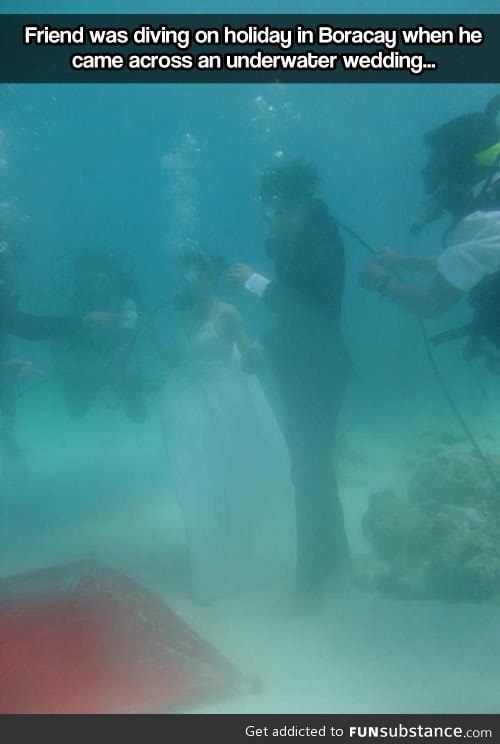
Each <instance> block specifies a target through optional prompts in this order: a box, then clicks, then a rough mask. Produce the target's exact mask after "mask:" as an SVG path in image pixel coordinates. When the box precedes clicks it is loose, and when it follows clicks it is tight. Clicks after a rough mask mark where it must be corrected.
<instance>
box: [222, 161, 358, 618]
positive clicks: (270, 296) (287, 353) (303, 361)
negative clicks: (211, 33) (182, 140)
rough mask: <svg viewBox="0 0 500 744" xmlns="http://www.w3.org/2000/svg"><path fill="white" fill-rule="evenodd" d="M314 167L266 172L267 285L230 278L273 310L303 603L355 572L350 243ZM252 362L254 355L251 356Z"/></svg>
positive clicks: (249, 277)
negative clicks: (347, 469)
mask: <svg viewBox="0 0 500 744" xmlns="http://www.w3.org/2000/svg"><path fill="white" fill-rule="evenodd" d="M317 183H318V176H317V174H316V171H315V169H314V167H313V166H311V165H309V164H307V163H304V162H302V161H294V162H292V163H290V164H289V165H288V166H282V167H276V168H272V169H270V170H268V171H266V172H265V173H264V175H263V177H262V181H261V189H260V198H261V202H262V203H263V205H264V207H265V208H266V210H267V216H268V218H269V221H270V226H271V228H270V237H269V239H268V240H267V243H266V249H267V253H268V255H269V257H270V258H271V259H272V260H273V262H274V265H275V279H274V280H273V281H270V280H269V279H267V278H265V277H264V276H262V275H260V274H258V273H256V272H254V271H253V269H251V268H249V267H248V266H243V265H241V264H238V265H237V266H236V267H234V268H233V269H232V270H231V271H230V272H229V273H228V278H229V280H230V281H233V282H235V283H239V284H241V285H244V286H245V288H246V289H247V290H248V291H250V292H252V293H254V294H256V295H258V296H259V297H260V298H261V299H262V301H263V302H264V303H265V305H266V306H267V307H268V309H269V310H270V311H271V312H273V313H275V315H276V316H277V323H276V326H275V328H274V329H273V330H272V331H271V332H270V333H269V334H267V336H266V337H264V339H263V344H264V346H265V348H266V350H267V352H268V354H269V356H270V359H271V364H272V368H273V370H274V374H275V377H276V380H277V383H278V387H279V390H280V393H281V398H282V405H283V412H284V414H283V419H284V420H283V428H284V434H285V438H286V441H287V446H288V450H289V453H290V458H291V467H292V479H293V483H294V488H295V502H296V515H297V551H298V552H297V578H296V581H297V598H298V601H299V605H300V607H301V608H303V609H306V610H307V609H308V608H312V607H313V606H314V605H316V604H317V603H318V602H319V601H320V600H321V598H322V596H323V593H324V591H325V589H326V586H327V584H328V583H329V582H331V581H332V580H333V581H334V582H336V581H339V582H342V581H343V580H344V579H345V578H347V576H348V574H349V572H350V554H349V548H348V544H347V538H346V533H345V526H344V517H343V511H342V505H341V503H340V500H339V497H338V488H337V479H336V474H335V467H334V441H335V430H336V423H337V417H338V414H339V410H340V407H341V404H342V401H343V398H344V392H345V387H346V382H347V378H348V373H349V357H348V353H347V350H346V347H345V345H344V341H343V339H342V336H341V332H340V317H341V304H342V295H343V290H344V274H345V260H344V248H343V245H342V242H341V239H340V236H339V234H338V230H337V226H336V224H335V221H334V220H333V218H332V217H331V216H330V214H329V212H328V208H327V207H326V205H325V203H324V202H323V201H322V200H320V199H318V198H317V197H316V196H315V190H316V187H317ZM247 366H248V361H247Z"/></svg>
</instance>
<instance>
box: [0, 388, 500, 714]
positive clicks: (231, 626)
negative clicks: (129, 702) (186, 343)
mask: <svg viewBox="0 0 500 744" xmlns="http://www.w3.org/2000/svg"><path fill="white" fill-rule="evenodd" d="M46 405H47V404H46V403H45V402H44V401H43V400H40V401H38V402H37V403H36V404H33V406H32V408H31V414H33V411H34V412H35V414H36V413H38V414H39V415H38V416H37V415H35V416H33V415H32V416H31V418H30V419H29V422H30V423H27V422H28V419H26V420H24V421H23V419H22V414H23V409H21V411H20V413H21V420H22V421H23V425H22V426H21V436H22V439H23V443H24V444H25V445H26V455H27V458H28V460H29V480H28V482H27V484H25V486H24V487H23V488H21V489H19V490H17V491H16V490H12V491H10V492H8V493H6V492H5V489H4V493H3V495H2V499H1V505H0V512H1V518H0V533H1V534H0V539H1V545H2V549H1V554H0V575H1V576H9V575H12V574H15V573H18V572H22V571H27V570H33V569H38V568H42V567H45V566H50V565H54V564H58V563H64V562H67V561H71V560H78V559H81V558H84V557H86V556H88V555H95V556H96V557H97V558H98V559H99V560H100V561H101V562H102V563H103V564H106V565H110V566H112V567H114V568H117V569H119V570H121V571H123V572H124V573H125V574H127V575H128V576H130V577H131V578H134V579H136V580H138V581H139V582H140V583H141V584H142V585H143V586H146V587H148V588H150V589H151V590H152V591H154V592H155V593H156V594H158V595H159V596H161V597H162V599H163V600H164V601H165V602H166V603H167V604H168V605H169V606H171V607H172V608H173V609H174V610H175V611H177V612H178V613H179V614H180V615H181V616H182V617H183V618H184V619H185V620H186V621H187V622H188V623H189V624H190V625H191V627H193V628H194V629H195V630H196V631H197V632H198V633H199V634H200V635H201V636H203V637H204V638H205V639H206V640H207V641H209V642H211V643H212V644H213V645H214V646H215V647H216V648H217V649H218V650H219V651H220V652H222V653H223V654H224V655H225V656H226V657H227V658H228V659H230V660H231V661H232V662H233V663H234V664H235V666H236V667H238V669H239V670H240V671H241V672H242V673H244V674H245V675H249V676H256V677H258V678H259V679H260V681H261V683H262V688H261V690H260V691H259V692H256V693H252V694H248V695H240V696H234V697H230V698H225V699H224V700H221V701H217V702H216V703H210V704H209V705H205V706H202V707H199V708H196V710H195V711H190V712H220V713H303V714H310V713H324V714H326V713H464V712H465V713H497V712H499V710H500V704H499V702H498V692H499V688H500V662H499V659H500V633H499V632H498V628H499V622H500V605H498V604H484V605H473V604H465V603H457V604H447V603H439V602H416V601H398V600H389V599H386V598H383V597H380V596H377V595H375V594H370V593H363V592H361V591H359V590H357V589H353V590H351V591H349V592H346V593H339V594H331V595H328V596H327V598H326V601H325V603H324V605H323V607H322V608H321V610H319V611H318V612H317V613H315V614H312V615H309V616H304V617H295V618H294V617H290V616H287V612H286V607H287V604H288V600H289V595H290V587H288V586H287V585H285V584H279V585H276V586H268V587H266V588H264V589H260V590H258V591H254V592H249V593H245V594H241V595H237V596H232V597H229V598H226V599H222V600H219V601H217V602H214V603H212V604H209V605H201V606H200V605H196V604H193V603H192V602H191V601H190V599H189V595H188V592H187V572H186V549H185V544H184V536H183V529H182V524H181V522H180V518H179V514H178V510H177V506H176V503H175V498H174V497H173V495H172V494H170V493H169V492H168V489H167V488H166V486H165V474H164V472H163V468H162V451H161V437H160V435H159V426H158V422H157V421H155V419H154V417H153V418H152V420H151V421H150V423H149V424H148V425H146V426H144V427H138V428H134V427H132V426H131V425H129V424H128V423H127V422H126V421H125V419H124V418H123V417H122V415H121V413H120V412H117V413H113V412H108V411H96V412H95V413H92V414H91V415H90V416H89V418H88V419H85V420H84V421H83V422H78V423H74V422H68V420H67V419H65V418H64V416H63V415H62V413H61V412H59V411H57V410H56V411H55V415H54V416H48V410H47V408H46ZM26 413H27V412H26ZM47 422H49V423H47ZM419 436H421V435H418V434H413V435H412V434H406V435H405V436H394V437H393V438H389V437H388V436H387V435H386V436H375V433H374V432H372V431H356V432H353V433H352V435H351V437H350V449H351V455H350V456H349V457H348V458H346V459H344V460H342V461H341V462H340V463H339V480H340V487H341V493H342V500H343V503H344V508H345V514H346V521H347V526H348V532H349V537H350V541H351V545H352V548H353V551H354V552H355V553H361V552H366V551H367V547H368V546H367V544H366V543H365V541H364V538H363V536H362V530H361V517H362V514H363V513H364V511H365V510H366V507H367V504H368V498H369V495H370V493H372V492H374V491H376V490H379V489H382V488H386V487H394V488H395V489H396V490H398V491H399V492H400V493H404V488H405V486H406V483H407V481H408V478H409V476H410V475H411V472H412V467H413V466H414V460H415V457H416V456H418V447H419V448H420V449H425V442H423V440H421V439H420V440H419V439H418V437H419ZM489 446H490V449H491V447H492V445H491V441H490V444H489ZM498 448H499V449H500V442H499V444H498ZM416 453H417V454H416Z"/></svg>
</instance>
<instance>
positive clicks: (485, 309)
mask: <svg viewBox="0 0 500 744" xmlns="http://www.w3.org/2000/svg"><path fill="white" fill-rule="evenodd" d="M499 111H500V95H497V96H495V97H494V98H493V99H492V100H491V101H490V102H489V103H488V104H487V106H486V108H485V110H484V111H483V112H480V113H472V114H466V115H464V116H460V117H458V118H455V119H452V120H451V121H448V122H446V123H445V124H442V125H441V126H439V127H437V128H436V129H433V130H432V131H430V132H428V133H427V134H426V135H425V136H424V143H425V144H426V146H427V147H428V149H429V155H428V160H427V164H426V166H425V168H424V170H423V178H424V186H425V199H424V200H423V202H422V205H421V208H420V212H419V214H418V215H417V218H416V220H415V222H414V224H413V226H412V229H411V232H412V233H413V234H418V233H419V232H420V231H421V230H423V229H424V228H425V226H426V225H428V224H429V223H430V222H433V221H434V220H436V219H438V218H439V217H441V216H442V215H443V214H444V213H445V212H448V213H449V214H450V215H451V217H452V222H451V224H450V226H449V227H448V229H447V230H446V232H445V234H444V237H443V243H444V251H443V252H442V253H441V254H440V255H433V256H411V255H404V254H400V253H397V252H395V251H392V250H382V251H380V252H379V255H378V257H377V259H376V261H374V262H371V263H368V264H366V265H365V266H363V267H362V269H361V271H360V275H359V281H360V284H361V286H362V287H364V288H365V289H367V290H369V291H372V292H378V293H379V294H380V295H381V296H382V297H387V298H389V299H391V300H392V301H394V302H395V303H396V304H398V305H399V306H401V307H403V308H405V309H407V310H409V311H410V312H412V313H413V314H415V315H417V316H420V317H422V318H438V317H440V316H442V315H444V314H445V313H446V312H447V311H448V310H450V309H451V308H452V307H453V306H454V305H456V304H457V303H458V302H459V301H460V300H461V299H462V298H463V297H464V296H468V302H469V305H470V306H471V308H472V309H473V311H474V315H473V319H472V321H471V323H469V324H467V325H466V326H464V327H463V328H460V329H457V330H454V331H449V332H446V333H443V334H439V335H438V336H435V337H434V338H433V339H431V341H432V342H433V343H434V344H438V343H441V342H443V341H447V340H452V339H457V338H463V337H469V341H468V343H467V345H466V348H465V352H464V356H465V358H466V359H471V358H473V357H476V356H484V357H485V359H486V363H487V365H488V367H489V368H490V369H491V371H495V369H497V368H500V363H499V360H500V354H499V353H498V352H497V353H496V357H498V359H496V358H495V354H494V353H493V351H494V349H495V348H497V347H499V343H500V127H499V125H498V123H497V116H498V113H499ZM391 270H392V272H394V270H396V271H398V270H410V271H416V272H421V273H428V274H432V275H433V277H434V279H433V282H432V283H431V285H430V286H428V287H417V286H411V285H407V284H404V283H403V282H401V281H400V280H399V278H397V276H395V275H394V273H392V272H391Z"/></svg>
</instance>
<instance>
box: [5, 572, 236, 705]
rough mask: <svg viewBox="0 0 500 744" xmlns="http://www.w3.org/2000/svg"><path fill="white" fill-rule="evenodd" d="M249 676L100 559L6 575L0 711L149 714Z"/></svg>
mask: <svg viewBox="0 0 500 744" xmlns="http://www.w3.org/2000/svg"><path fill="white" fill-rule="evenodd" d="M243 681H244V680H243V678H242V677H241V675H239V674H238V672H237V671H236V670H235V669H234V668H233V667H232V666H231V665H230V664H229V663H228V662H227V661H226V660H225V659H224V658H223V657H222V656H221V655H220V654H218V653H217V652H216V651H215V650H214V649H213V648H212V647H211V646H209V645H208V644H207V643H205V642H204V641H203V640H202V639H201V638H200V637H199V636H197V635H196V634H195V633H194V632H193V631H191V630H190V629H189V627H188V626H187V625H186V624H185V623H184V622H183V621H182V620H181V619H180V618H179V617H178V616H177V615H176V614H175V613H173V612H172V611H171V610H169V609H168V608H167V607H165V605H164V604H163V603H162V602H161V601H160V600H159V599H158V598H156V597H155V595H153V594H152V593H150V592H149V591H146V590H144V589H142V588H141V587H140V586H139V585H138V584H136V583H135V582H133V581H131V580H129V579H127V578H126V577H125V576H123V575H121V574H119V573H117V572H115V571H111V570H109V569H104V568H102V567H100V566H98V565H94V564H88V563H85V564H80V563H79V564H71V565H68V566H62V567H57V568H54V569H48V570H46V571H40V572H37V573H33V574H24V575H21V576H17V577H13V578H12V579H8V580H4V581H0V713H143V712H150V711H151V712H153V711H159V710H164V709H166V708H172V707H180V706H185V705H188V704H190V703H191V704H192V703H195V702H200V701H201V700H203V699H204V698H206V697H208V696H210V695H213V694H214V693H216V692H222V691H223V690H228V689H230V688H236V687H238V686H239V685H240V684H241V683H242V682H243Z"/></svg>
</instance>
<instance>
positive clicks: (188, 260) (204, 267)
mask: <svg viewBox="0 0 500 744" xmlns="http://www.w3.org/2000/svg"><path fill="white" fill-rule="evenodd" d="M178 261H179V264H180V266H181V267H182V268H183V269H196V270H197V271H199V272H201V273H202V274H208V275H210V276H211V277H212V278H213V280H214V281H218V280H219V279H220V277H221V276H222V274H223V273H224V272H225V271H226V270H227V268H228V263H227V261H226V259H225V258H224V257H223V256H219V255H216V254H212V253H205V251H202V250H201V249H200V248H186V249H185V250H183V251H182V253H181V254H180V255H179V258H178Z"/></svg>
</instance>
